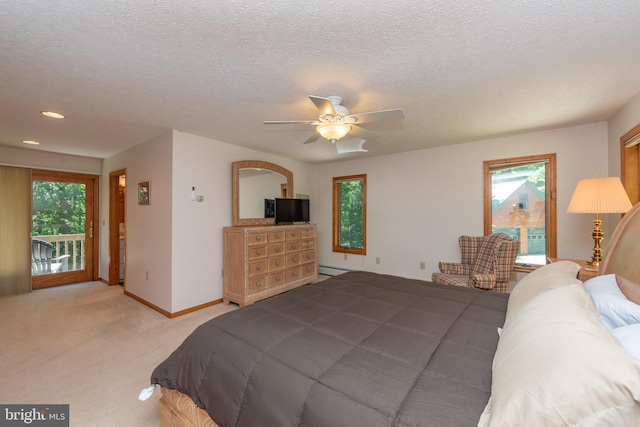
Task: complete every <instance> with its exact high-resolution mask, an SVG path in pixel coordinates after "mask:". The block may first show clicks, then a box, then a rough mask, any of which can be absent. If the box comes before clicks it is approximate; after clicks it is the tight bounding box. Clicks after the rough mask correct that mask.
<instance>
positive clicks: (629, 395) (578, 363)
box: [478, 284, 640, 427]
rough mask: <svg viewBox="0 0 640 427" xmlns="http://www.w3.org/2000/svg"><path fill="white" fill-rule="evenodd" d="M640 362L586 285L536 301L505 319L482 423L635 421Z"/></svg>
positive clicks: (639, 411) (527, 426)
mask: <svg viewBox="0 0 640 427" xmlns="http://www.w3.org/2000/svg"><path fill="white" fill-rule="evenodd" d="M638 420H640V360H636V359H634V358H633V357H631V356H630V355H629V354H628V353H627V352H626V351H624V348H622V346H621V345H620V343H619V342H618V341H617V340H616V338H615V337H614V336H613V334H612V333H611V331H609V329H607V327H606V326H605V325H603V324H602V321H601V320H600V317H599V315H598V312H597V311H596V308H595V305H594V303H593V300H592V299H591V297H590V296H589V294H588V293H587V291H586V290H585V289H584V287H583V286H582V284H575V285H569V286H562V287H559V288H557V289H553V290H550V291H548V292H544V293H542V294H540V295H538V296H537V297H535V298H533V299H531V301H529V302H528V303H527V304H525V305H524V306H523V307H522V308H521V309H520V310H519V311H518V312H517V313H515V314H514V315H513V317H512V318H511V319H510V320H509V321H508V322H507V323H506V324H505V325H504V329H503V331H502V336H501V337H500V341H499V342H498V348H497V350H496V354H495V357H494V360H493V374H492V384H491V398H490V400H489V403H488V404H487V406H486V408H485V411H484V412H483V414H482V416H481V418H480V421H479V423H478V426H480V427H486V426H491V427H493V426H496V427H504V426H518V427H540V426H570V425H571V426H578V425H579V426H583V427H584V426H594V427H595V426H598V427H599V426H631V425H637V424H638Z"/></svg>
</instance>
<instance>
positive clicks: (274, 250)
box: [269, 243, 285, 256]
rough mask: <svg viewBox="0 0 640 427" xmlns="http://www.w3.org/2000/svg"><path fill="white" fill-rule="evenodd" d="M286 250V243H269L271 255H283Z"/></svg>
mask: <svg viewBox="0 0 640 427" xmlns="http://www.w3.org/2000/svg"><path fill="white" fill-rule="evenodd" d="M284 251H285V244H284V243H275V244H271V245H269V256H277V255H283V254H284Z"/></svg>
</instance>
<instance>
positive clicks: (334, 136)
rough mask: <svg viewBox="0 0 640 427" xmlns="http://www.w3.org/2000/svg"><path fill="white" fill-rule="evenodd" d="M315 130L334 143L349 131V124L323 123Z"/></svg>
mask: <svg viewBox="0 0 640 427" xmlns="http://www.w3.org/2000/svg"><path fill="white" fill-rule="evenodd" d="M317 130H318V133H319V134H320V135H322V137H323V138H324V139H327V140H329V141H331V142H334V143H335V141H339V140H340V138H343V137H344V136H345V135H346V134H348V133H349V131H350V130H351V126H349V125H347V124H344V123H323V124H321V125H319V126H318V128H317Z"/></svg>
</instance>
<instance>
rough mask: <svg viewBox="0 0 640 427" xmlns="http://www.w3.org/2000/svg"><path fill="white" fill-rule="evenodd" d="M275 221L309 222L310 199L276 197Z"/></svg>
mask: <svg viewBox="0 0 640 427" xmlns="http://www.w3.org/2000/svg"><path fill="white" fill-rule="evenodd" d="M275 207H276V209H275V223H276V224H286V223H289V224H290V223H294V222H306V223H308V222H309V199H276V206H275Z"/></svg>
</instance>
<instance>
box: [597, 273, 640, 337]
mask: <svg viewBox="0 0 640 427" xmlns="http://www.w3.org/2000/svg"><path fill="white" fill-rule="evenodd" d="M584 288H585V289H586V290H587V291H588V292H589V293H590V294H591V297H592V298H593V301H594V302H595V303H596V307H597V308H598V312H599V313H600V317H601V318H602V321H603V322H604V324H605V325H607V326H608V327H609V328H610V329H615V328H619V327H620V326H626V325H632V324H634V323H640V305H638V304H636V303H634V302H631V301H629V300H628V299H627V297H625V296H624V294H623V293H622V291H621V290H620V287H619V286H618V282H616V275H615V274H605V275H604V276H596V277H594V278H592V279H589V280H587V281H586V282H584Z"/></svg>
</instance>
